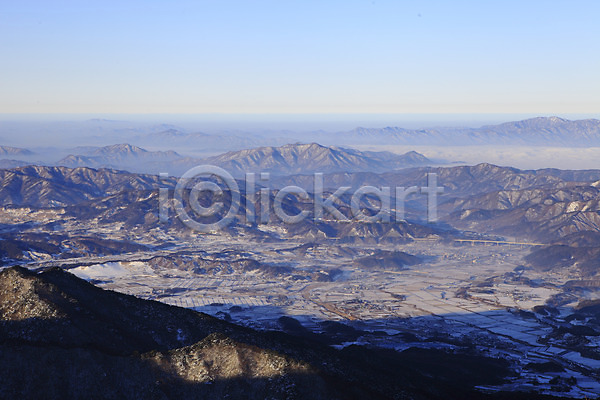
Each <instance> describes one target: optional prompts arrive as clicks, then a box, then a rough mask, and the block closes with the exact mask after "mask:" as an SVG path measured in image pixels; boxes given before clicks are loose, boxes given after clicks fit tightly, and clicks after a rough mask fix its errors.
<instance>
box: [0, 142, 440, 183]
mask: <svg viewBox="0 0 600 400" xmlns="http://www.w3.org/2000/svg"><path fill="white" fill-rule="evenodd" d="M73 150H74V151H78V152H79V153H78V154H70V155H68V156H67V157H64V158H63V159H61V160H59V161H58V162H56V163H55V164H56V165H58V166H65V167H70V168H75V167H91V168H111V169H121V170H127V171H131V172H138V173H155V174H156V173H158V172H163V171H165V172H168V173H170V174H171V175H181V174H183V173H185V172H186V171H187V170H189V169H190V168H192V167H195V166H197V165H203V164H209V165H216V166H219V167H222V168H224V169H225V170H227V171H228V172H229V173H231V174H232V175H234V176H236V177H243V176H244V175H245V173H247V172H255V173H259V172H270V173H272V174H275V175H286V174H292V173H300V172H302V173H307V174H308V173H312V172H323V171H326V172H336V171H339V172H342V171H347V172H356V171H375V172H381V171H390V170H395V169H399V168H406V167H409V166H419V165H428V164H431V163H432V161H431V160H429V159H428V158H427V157H425V156H424V155H422V154H419V153H417V152H414V151H411V152H408V153H406V154H402V155H397V154H394V153H390V152H375V151H359V150H354V149H345V148H340V147H327V146H322V145H319V144H317V143H310V144H302V143H295V144H288V145H284V146H280V147H258V148H253V149H248V150H239V151H231V152H228V153H225V154H221V155H218V156H213V157H208V158H194V157H183V156H181V155H179V154H178V153H176V152H174V151H148V150H145V149H143V148H141V147H137V146H133V145H131V144H126V143H125V144H117V145H111V146H104V147H78V148H75V149H73ZM5 164H6V165H7V167H16V166H20V165H21V164H19V162H15V163H13V162H9V161H8V160H6V162H5ZM0 165H2V163H1V162H0Z"/></svg>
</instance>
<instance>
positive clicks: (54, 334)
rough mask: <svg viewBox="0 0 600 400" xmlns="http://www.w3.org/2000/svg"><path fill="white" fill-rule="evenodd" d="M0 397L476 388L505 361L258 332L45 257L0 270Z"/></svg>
mask: <svg viewBox="0 0 600 400" xmlns="http://www.w3.org/2000/svg"><path fill="white" fill-rule="evenodd" d="M0 365H1V366H2V368H0V398H42V397H43V398H46V399H68V398H86V399H90V398H115V399H117V398H119V399H121V398H127V399H136V398H137V399H179V398H181V399H183V398H186V399H188V398H201V399H223V398H229V399H265V398H270V399H442V398H444V399H448V398H463V399H464V398H531V396H529V395H523V396H518V395H515V394H502V393H496V394H493V395H492V394H483V393H479V392H475V391H473V390H472V388H473V387H474V386H476V385H490V384H497V383H500V382H502V381H503V380H504V379H505V378H506V377H507V376H508V375H509V374H510V371H509V366H508V363H507V362H505V361H502V360H495V359H489V358H484V357H480V356H476V355H471V354H451V353H446V352H444V351H438V350H420V349H409V350H407V351H404V352H402V353H397V352H394V351H389V350H369V349H365V348H363V347H358V346H351V347H348V348H346V349H344V350H342V351H338V350H335V349H332V348H330V347H327V346H324V345H321V344H318V343H316V342H312V341H310V340H309V339H301V338H298V337H293V336H289V335H286V334H283V333H279V332H257V331H254V330H251V329H248V328H243V327H240V326H236V325H233V324H229V323H226V322H224V321H221V320H219V319H216V318H213V317H210V316H208V315H205V314H202V313H197V312H195V311H192V310H187V309H182V308H177V307H172V306H169V305H166V304H163V303H159V302H154V301H148V300H142V299H138V298H135V297H133V296H128V295H123V294H119V293H116V292H111V291H105V290H102V289H100V288H98V287H95V286H93V285H92V284H90V283H88V282H85V281H83V280H81V279H79V278H76V277H75V276H73V275H71V274H69V273H67V272H64V271H63V270H61V269H58V268H55V269H51V270H48V271H46V272H43V273H39V274H36V273H34V272H31V271H29V270H26V269H23V268H19V267H13V268H9V269H5V270H3V271H2V272H0Z"/></svg>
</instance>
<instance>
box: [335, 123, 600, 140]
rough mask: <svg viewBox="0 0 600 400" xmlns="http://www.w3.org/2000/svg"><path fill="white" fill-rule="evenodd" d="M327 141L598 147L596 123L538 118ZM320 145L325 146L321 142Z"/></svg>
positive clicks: (377, 131)
mask: <svg viewBox="0 0 600 400" xmlns="http://www.w3.org/2000/svg"><path fill="white" fill-rule="evenodd" d="M328 139H330V141H331V142H334V143H342V144H344V145H352V144H404V145H435V146H440V145H451V146H459V145H534V146H563V145H564V146H575V147H577V146H591V145H594V146H598V145H600V120H597V119H584V120H577V121H571V120H568V119H564V118H559V117H538V118H531V119H527V120H522V121H513V122H506V123H503V124H499V125H485V126H482V127H479V128H456V127H452V128H430V129H405V128H399V127H385V128H362V127H359V128H355V129H353V130H351V131H347V132H338V133H335V134H333V135H331V136H328ZM324 143H329V141H327V140H326V141H325V142H324Z"/></svg>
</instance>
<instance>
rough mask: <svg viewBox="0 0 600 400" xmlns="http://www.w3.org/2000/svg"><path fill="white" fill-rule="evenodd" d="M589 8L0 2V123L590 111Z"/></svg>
mask: <svg viewBox="0 0 600 400" xmlns="http://www.w3.org/2000/svg"><path fill="white" fill-rule="evenodd" d="M598 16H600V2H597V1H576V0H575V1H548V0H546V1H495V2H491V1H433V0H432V1H382V0H375V1H359V0H354V1H353V0H345V1H324V0H321V1H308V0H302V1H284V0H278V1H259V0H246V1H228V0H214V1H170V2H166V1H128V2H121V1H119V2H117V1H106V0H105V1H27V0H23V1H12V0H10V1H9V0H0V54H2V56H1V59H0V60H1V62H0V113H7V114H8V113H113V114H114V113H126V114H137V113H141V114H143V113H161V114H171V113H183V114H206V113H235V114H246V113H249V114H252V113H257V114H278V113H282V114H291V113H292V114H293V113H299V114H302V113H311V114H315V113H324V114H330V113H335V114H344V113H366V114H378V113H386V114H406V113H428V114H429V113H448V114H452V113H457V114H476V113H533V114H535V113H539V114H559V115H560V114H570V113H571V114H572V113H578V114H586V113H587V114H596V115H598V114H599V113H600V76H599V73H600V51H598V50H599V45H598V43H600V24H599V23H598Z"/></svg>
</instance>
